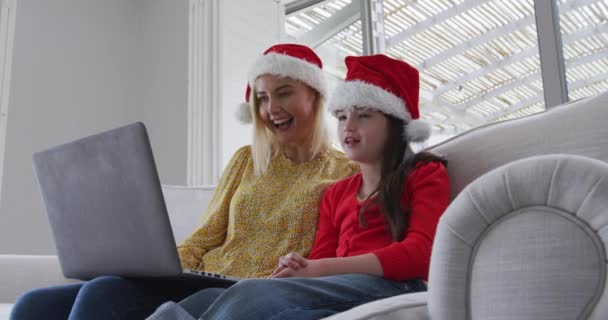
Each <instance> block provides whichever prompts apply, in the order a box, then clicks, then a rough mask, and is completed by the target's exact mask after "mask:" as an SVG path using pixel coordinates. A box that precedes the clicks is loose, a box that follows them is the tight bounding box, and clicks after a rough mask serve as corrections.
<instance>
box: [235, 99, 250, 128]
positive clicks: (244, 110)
mask: <svg viewBox="0 0 608 320" xmlns="http://www.w3.org/2000/svg"><path fill="white" fill-rule="evenodd" d="M234 115H235V116H236V118H237V119H238V120H239V121H240V122H241V123H242V124H250V123H251V122H253V117H252V115H251V107H250V106H249V103H246V102H243V103H241V104H239V105H238V107H237V108H236V112H235V114H234Z"/></svg>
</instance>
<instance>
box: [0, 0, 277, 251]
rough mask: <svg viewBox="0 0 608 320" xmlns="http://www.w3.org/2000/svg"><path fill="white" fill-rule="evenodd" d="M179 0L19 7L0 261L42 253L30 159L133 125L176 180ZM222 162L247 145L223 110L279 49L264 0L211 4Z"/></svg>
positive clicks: (182, 86) (182, 105) (181, 63)
mask: <svg viewBox="0 0 608 320" xmlns="http://www.w3.org/2000/svg"><path fill="white" fill-rule="evenodd" d="M188 3H189V1H188V0H104V1H95V0H53V1H47V0H19V1H18V5H17V16H16V27H15V44H14V56H13V70H12V80H11V81H12V82H11V93H10V100H9V116H8V126H7V136H6V150H5V160H4V178H3V181H2V183H3V187H2V198H1V202H0V254H7V253H18V254H52V253H54V252H55V248H54V244H53V242H52V237H51V234H50V230H49V228H48V221H47V218H46V213H45V210H44V207H43V203H42V200H41V195H40V192H39V190H38V185H37V182H36V179H35V177H34V172H33V168H32V162H31V155H32V153H33V152H35V151H39V150H42V149H45V148H48V147H50V146H53V145H57V144H60V143H63V142H66V141H69V140H73V139H76V138H79V137H82V136H85V135H90V134H93V133H97V132H100V131H103V130H106V129H108V128H113V127H117V126H120V125H124V124H127V123H131V122H134V121H143V122H144V123H146V125H147V127H148V131H149V134H150V138H151V141H152V147H153V149H154V153H155V157H156V164H157V166H158V170H159V174H160V177H161V181H162V183H166V184H179V185H183V184H185V183H186V159H187V158H186V157H187V150H186V148H187V128H186V125H187V81H188V78H187V76H188V65H187V63H188V17H189V15H188V9H189V5H188ZM220 3H221V7H220V10H221V19H220V21H221V23H220V32H221V33H220V36H221V40H220V43H221V48H220V51H221V53H222V58H221V61H220V63H221V66H220V70H221V79H222V80H221V88H222V89H221V95H220V101H221V113H222V123H221V135H222V138H221V139H222V154H221V157H222V158H221V161H220V162H221V166H222V167H224V166H225V164H226V163H227V162H228V160H229V159H230V157H231V155H232V154H233V153H234V151H235V150H236V149H237V148H238V147H240V146H242V145H245V144H248V143H250V142H251V132H252V129H251V126H242V125H240V124H238V122H237V121H236V120H235V118H234V116H233V114H234V111H235V108H236V105H237V104H238V103H240V102H241V101H242V99H243V97H244V90H245V85H246V72H247V69H248V68H249V66H250V64H251V63H252V61H253V60H254V59H255V58H256V57H257V56H258V55H260V54H261V52H262V51H263V50H265V49H266V48H267V47H268V46H270V45H271V44H274V43H277V42H279V39H280V30H281V27H280V25H281V23H280V19H281V15H280V14H279V13H280V10H282V7H281V5H280V4H279V3H278V2H277V1H274V0H263V1H261V0H222V1H221V2H220Z"/></svg>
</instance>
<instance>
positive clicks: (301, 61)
mask: <svg viewBox="0 0 608 320" xmlns="http://www.w3.org/2000/svg"><path fill="white" fill-rule="evenodd" d="M322 68H323V63H322V62H321V59H320V58H319V57H318V56H317V54H315V52H314V51H312V49H310V48H309V47H306V46H303V45H299V44H277V45H274V46H272V47H270V48H268V50H266V51H265V52H264V54H263V55H262V56H261V57H259V58H258V59H256V61H255V62H254V63H253V65H252V67H251V69H250V70H249V73H248V76H247V80H248V84H247V90H246V91H245V103H241V104H240V105H239V107H238V109H237V113H236V116H237V118H238V119H239V120H240V121H241V122H242V123H251V121H252V120H253V119H252V112H253V110H252V108H251V106H250V104H249V97H250V96H251V88H252V87H253V83H254V82H255V79H257V78H258V77H259V76H261V75H263V74H271V75H276V76H284V77H288V78H291V79H294V80H299V81H302V82H303V83H305V84H307V85H308V86H310V87H311V88H313V89H315V90H317V91H318V92H319V93H320V94H321V96H322V97H326V96H327V85H326V83H325V75H324V74H323V70H322Z"/></svg>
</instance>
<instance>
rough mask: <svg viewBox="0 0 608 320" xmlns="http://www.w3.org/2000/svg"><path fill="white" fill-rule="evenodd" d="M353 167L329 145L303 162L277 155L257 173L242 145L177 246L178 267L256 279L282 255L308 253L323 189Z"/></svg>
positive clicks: (248, 149) (247, 150)
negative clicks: (203, 213) (198, 220)
mask: <svg viewBox="0 0 608 320" xmlns="http://www.w3.org/2000/svg"><path fill="white" fill-rule="evenodd" d="M357 171H358V166H357V165H356V164H355V163H353V162H351V161H349V160H348V159H347V158H346V157H345V156H344V155H343V154H342V153H341V152H339V151H336V150H333V149H332V150H330V151H328V152H326V153H325V154H323V155H322V156H320V157H319V158H317V159H315V160H313V161H311V162H307V163H294V162H292V161H291V160H289V159H288V158H286V157H285V156H284V155H283V154H280V155H278V156H276V157H275V158H273V159H272V160H271V161H270V164H269V166H268V171H267V173H266V174H264V175H262V176H258V177H256V176H255V175H254V173H253V160H252V157H251V147H250V146H245V147H242V148H241V149H239V150H238V151H237V152H236V153H235V155H234V156H233V157H232V159H231V160H230V162H229V164H228V166H227V167H226V169H225V170H224V173H223V174H222V177H221V179H220V181H219V182H218V184H217V186H216V188H215V191H214V194H213V196H212V198H211V201H210V203H209V207H208V208H207V214H208V215H207V219H206V220H205V221H204V222H203V224H202V225H201V226H200V227H199V228H198V229H197V230H196V231H195V232H194V233H193V234H192V235H190V237H188V238H187V239H186V240H184V241H183V242H182V243H181V244H180V245H179V246H178V252H179V256H180V260H181V263H182V266H183V267H184V268H189V269H199V270H204V271H207V272H215V273H222V274H226V275H231V276H235V277H243V278H245V277H247V278H259V277H266V276H268V275H269V274H271V273H272V271H273V270H274V268H275V267H276V265H277V262H278V258H279V257H280V256H281V255H284V254H286V253H288V252H297V253H298V254H300V255H302V256H304V257H306V256H308V254H309V253H310V249H311V247H312V243H313V240H314V236H315V231H316V227H317V219H318V206H319V202H320V199H321V196H322V194H323V192H324V191H325V189H326V188H327V187H328V186H329V185H331V184H333V183H335V182H336V181H338V180H341V179H343V178H345V177H347V176H350V175H352V174H354V173H356V172H357Z"/></svg>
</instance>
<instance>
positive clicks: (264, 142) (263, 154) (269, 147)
mask: <svg viewBox="0 0 608 320" xmlns="http://www.w3.org/2000/svg"><path fill="white" fill-rule="evenodd" d="M300 83H302V84H304V85H306V84H305V83H303V82H300ZM306 86H307V87H309V88H310V86H308V85H306ZM310 89H311V90H313V91H314V92H315V94H316V99H315V105H314V108H315V110H314V112H315V117H314V121H315V123H314V126H313V132H312V141H311V142H312V143H311V148H310V156H311V159H314V158H316V157H317V156H319V155H320V154H321V153H323V152H325V151H327V150H328V149H329V148H330V145H331V143H330V139H329V131H328V130H327V127H326V125H325V103H324V100H323V97H322V96H321V94H320V93H319V92H318V91H316V90H315V89H313V88H310ZM249 101H251V103H252V106H253V110H252V112H253V143H252V144H251V153H252V158H253V172H254V174H255V175H256V176H261V175H263V174H265V173H266V172H267V171H268V165H269V164H270V160H272V158H274V157H276V156H277V155H279V154H280V153H281V152H283V150H282V148H281V146H280V145H279V142H278V141H277V138H276V136H275V135H274V133H273V132H272V130H271V129H269V128H268V127H267V126H266V124H265V123H264V121H263V120H262V119H261V118H260V113H259V111H258V109H259V100H258V97H257V94H256V90H255V86H254V87H253V88H252V90H251V96H250V99H249Z"/></svg>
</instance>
